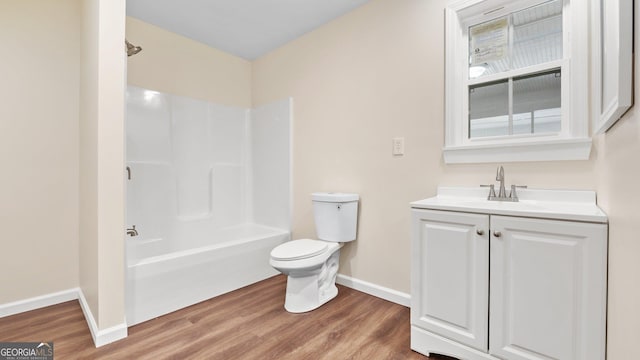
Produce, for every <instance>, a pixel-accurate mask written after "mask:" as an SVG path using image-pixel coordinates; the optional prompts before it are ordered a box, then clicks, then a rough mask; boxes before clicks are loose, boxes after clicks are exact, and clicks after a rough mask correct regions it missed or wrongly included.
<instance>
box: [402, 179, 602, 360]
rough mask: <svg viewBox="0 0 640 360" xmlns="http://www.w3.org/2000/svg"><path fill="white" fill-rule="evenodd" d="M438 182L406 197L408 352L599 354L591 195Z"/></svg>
mask: <svg viewBox="0 0 640 360" xmlns="http://www.w3.org/2000/svg"><path fill="white" fill-rule="evenodd" d="M487 195H488V189H486V188H480V187H478V188H449V187H440V188H439V189H438V194H437V196H436V197H433V198H429V199H425V200H420V201H416V202H413V203H411V208H412V209H411V212H412V259H411V260H412V264H411V348H412V349H413V350H415V351H418V352H420V353H423V354H425V355H428V354H429V353H437V354H444V355H449V356H454V357H457V358H460V359H523V360H524V359H526V360H533V359H563V360H570V359H576V360H586V359H604V358H605V340H606V333H605V330H606V294H607V216H606V214H605V213H604V212H603V211H602V210H600V208H598V206H597V205H596V197H595V192H592V191H563V190H535V189H524V190H518V197H519V199H520V201H519V202H502V201H488V200H487Z"/></svg>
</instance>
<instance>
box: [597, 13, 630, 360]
mask: <svg viewBox="0 0 640 360" xmlns="http://www.w3.org/2000/svg"><path fill="white" fill-rule="evenodd" d="M635 19H640V6H635ZM635 26H636V27H635V29H634V33H635V48H636V49H640V47H639V46H640V24H638V22H637V20H636V25H635ZM635 60H636V61H635V65H634V66H635V79H634V81H635V104H636V106H634V107H632V108H631V109H630V110H629V112H628V113H627V114H626V115H625V116H624V117H623V118H622V119H620V120H619V121H618V122H617V123H616V124H615V125H614V126H613V127H612V128H611V130H609V131H608V132H607V133H606V134H605V135H601V136H598V137H597V138H596V141H597V142H598V149H599V153H598V159H597V182H598V203H599V204H600V206H601V207H602V208H603V209H604V210H605V212H606V213H607V215H608V216H609V297H608V318H607V321H608V328H607V331H608V332H607V339H608V342H607V345H608V351H607V355H608V357H607V358H608V359H609V360H618V359H621V360H622V359H640V347H638V345H637V342H638V339H640V306H639V305H640V285H639V281H638V277H639V276H640V187H638V184H640V159H639V157H638V155H640V71H639V69H640V57H638V56H636V57H635Z"/></svg>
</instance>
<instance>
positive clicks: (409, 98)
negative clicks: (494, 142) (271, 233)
mask: <svg viewBox="0 0 640 360" xmlns="http://www.w3.org/2000/svg"><path fill="white" fill-rule="evenodd" d="M445 4H446V1H445V0H439V1H435V0H432V1H422V0H399V1H389V0H378V1H373V2H371V3H369V4H367V5H365V6H363V7H361V8H359V9H357V10H355V11H353V12H351V13H349V14H347V15H346V16H344V17H342V18H340V19H338V20H336V21H334V22H332V23H330V24H328V25H326V26H324V27H321V28H320V29H318V30H316V31H314V32H312V33H309V34H307V35H305V36H303V37H302V38H299V39H297V40H295V41H293V42H291V43H289V44H287V45H285V46H283V47H281V48H279V49H277V50H275V51H273V52H272V53H270V54H267V55H266V56H263V57H261V58H259V59H258V60H256V61H255V62H254V64H253V75H254V81H253V99H254V105H258V106H259V105H261V104H264V103H267V102H270V101H273V100H277V99H281V98H284V97H286V96H292V97H293V99H294V149H295V151H294V161H293V167H294V170H293V171H294V175H293V188H294V190H293V191H294V209H293V214H294V215H293V231H294V237H306V236H314V231H315V229H314V225H313V217H312V216H311V201H310V198H309V193H311V192H313V191H353V192H357V193H360V195H361V197H362V201H361V211H360V223H359V227H358V230H359V236H358V240H357V241H356V242H354V243H352V244H349V245H348V246H347V247H346V248H345V253H344V256H343V257H342V259H341V270H340V272H341V273H343V274H346V275H349V276H353V277H355V278H358V279H361V280H365V281H370V282H373V283H376V284H379V285H382V286H386V287H390V288H392V289H396V290H400V291H404V292H409V282H410V276H409V270H410V264H409V252H410V242H409V206H408V203H409V202H410V201H413V200H418V199H422V198H425V197H428V196H432V195H434V194H435V191H436V186H437V185H439V184H441V185H465V186H476V185H478V184H482V183H489V182H491V181H493V179H495V169H496V165H497V164H481V165H444V164H443V161H442V153H441V149H442V146H443V141H444V129H443V126H444V125H443V123H444V121H443V119H444V6H445ZM396 136H401V137H404V138H405V141H406V144H405V145H406V147H405V155H404V156H403V157H395V158H394V157H393V156H392V155H391V139H392V138H393V137H396ZM594 166H595V165H594V161H582V162H557V163H556V162H550V163H512V164H506V165H505V167H506V177H507V183H509V184H511V183H517V184H526V185H529V186H532V187H543V188H580V189H595V179H594V175H593V174H594Z"/></svg>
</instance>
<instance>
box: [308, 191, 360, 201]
mask: <svg viewBox="0 0 640 360" xmlns="http://www.w3.org/2000/svg"><path fill="white" fill-rule="evenodd" d="M358 199H360V196H359V195H358V194H348V193H337V192H316V193H313V194H311V200H313V201H323V202H337V203H343V202H350V201H358Z"/></svg>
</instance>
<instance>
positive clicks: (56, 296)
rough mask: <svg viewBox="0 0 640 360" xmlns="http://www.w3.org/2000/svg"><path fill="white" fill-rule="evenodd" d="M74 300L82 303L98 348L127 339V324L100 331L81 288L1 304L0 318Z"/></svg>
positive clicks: (81, 305) (81, 306)
mask: <svg viewBox="0 0 640 360" xmlns="http://www.w3.org/2000/svg"><path fill="white" fill-rule="evenodd" d="M72 300H78V301H79V302H80V308H81V309H82V312H83V313H84V318H85V320H86V321H87V325H89V331H91V337H92V338H93V343H94V344H95V346H96V347H100V346H102V345H106V344H109V343H112V342H114V341H116V340H120V339H124V338H126V337H127V324H126V323H124V322H123V323H122V324H118V325H116V326H112V327H110V328H108V329H104V330H99V329H98V326H97V325H96V321H95V319H94V317H93V314H91V309H89V304H88V303H87V300H86V299H85V297H84V294H83V293H82V290H81V289H80V288H73V289H68V290H63V291H58V292H55V293H51V294H46V295H42V296H36V297H32V298H29V299H24V300H19V301H14V302H10V303H6V304H0V318H3V317H5V316H11V315H15V314H19V313H23V312H26V311H31V310H36V309H40V308H43V307H47V306H51V305H57V304H61V303H63V302H67V301H72Z"/></svg>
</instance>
